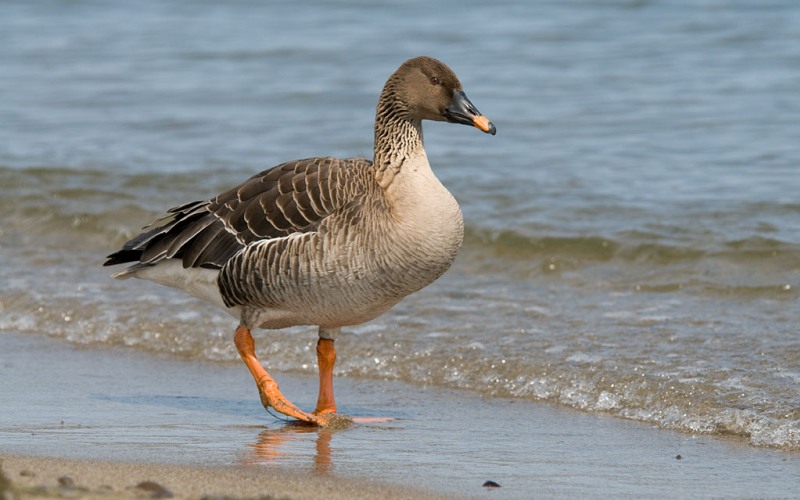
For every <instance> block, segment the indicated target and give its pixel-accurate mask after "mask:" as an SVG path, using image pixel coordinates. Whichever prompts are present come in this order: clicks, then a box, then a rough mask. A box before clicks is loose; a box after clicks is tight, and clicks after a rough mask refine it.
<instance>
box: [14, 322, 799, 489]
mask: <svg viewBox="0 0 800 500" xmlns="http://www.w3.org/2000/svg"><path fill="white" fill-rule="evenodd" d="M274 375H275V376H276V377H277V378H278V381H279V382H280V383H281V388H282V390H283V391H284V392H285V393H286V394H287V396H288V397H289V398H290V399H293V400H295V402H296V403H298V404H299V405H300V406H301V407H305V408H309V407H313V405H314V402H315V400H316V380H315V377H313V376H307V375H297V374H286V373H275V374H274ZM0 386H1V387H0V389H1V390H0V408H2V411H0V459H2V460H3V464H2V468H3V470H4V471H5V475H6V476H7V477H8V478H9V479H10V480H11V482H12V483H13V485H14V486H13V487H14V488H15V489H16V491H17V492H22V493H24V495H27V496H28V497H31V496H33V497H35V496H36V495H59V496H69V495H75V494H76V493H75V491H78V494H79V495H83V496H86V495H87V494H88V495H90V496H91V495H101V496H102V495H116V496H137V495H145V496H153V495H154V494H157V491H156V490H146V491H144V492H141V491H139V490H137V489H135V486H136V485H137V484H139V483H141V482H144V481H150V482H153V483H156V484H158V485H161V486H163V487H164V488H165V489H166V490H168V491H169V492H170V493H172V494H174V495H175V496H176V497H191V498H199V497H203V496H212V497H225V496H227V497H238V498H242V497H261V496H265V495H271V496H273V497H278V498H281V497H289V498H321V497H326V498H328V497H329V498H381V497H384V498H387V497H388V498H427V497H431V496H434V495H453V496H458V497H477V498H504V499H505V498H530V497H531V495H534V494H535V496H545V497H595V496H608V495H613V496H621V497H650V498H652V497H662V498H664V497H720V496H727V497H760V498H769V497H773V498H780V497H783V498H785V497H792V496H795V495H796V494H797V492H798V491H800V455H798V454H796V453H788V452H782V451H780V450H770V449H758V448H754V447H751V446H749V445H747V444H746V443H743V442H742V441H740V440H734V439H726V438H724V437H713V436H692V435H688V434H682V433H677V432H670V431H663V430H659V429H655V428H652V427H650V426H647V425H642V424H637V423H636V422H629V421H622V420H619V419H615V418H611V417H603V416H599V417H598V416H596V415H587V414H582V413H580V412H576V411H572V410H567V409H562V408H555V407H551V406H548V405H540V404H532V403H528V402H525V401H515V400H505V399H484V398H480V397H477V396H474V395H472V394H469V393H465V392H459V391H447V390H443V389H438V388H429V387H413V386H409V385H407V384H400V383H395V382H389V381H381V380H354V379H346V378H339V379H337V380H336V389H337V402H338V403H339V405H340V410H341V411H343V412H347V413H350V414H354V415H357V416H365V417H370V416H384V417H391V418H392V419H393V420H392V421H390V422H388V423H385V424H370V425H357V426H353V427H350V428H348V429H345V430H339V431H329V430H316V429H309V428H306V427H298V426H296V425H291V424H287V423H285V422H282V421H279V420H277V419H275V418H274V417H272V416H270V415H269V414H267V413H266V412H264V410H263V408H262V407H261V405H260V402H259V400H258V396H257V393H256V390H255V388H254V386H253V383H252V380H251V379H250V375H249V373H248V372H247V370H246V369H245V368H244V367H243V366H238V365H237V364H229V363H208V362H198V361H189V360H184V359H179V358H175V357H167V356H163V355H152V354H147V353H143V352H140V351H136V350H132V349H121V348H108V347H104V346H94V347H91V348H78V347H74V346H72V345H69V344H67V343H66V342H64V341H61V340H57V339H52V338H48V337H44V336H22V335H18V334H14V333H11V332H5V333H0ZM61 477H69V478H70V479H71V480H72V481H73V486H72V487H70V486H64V485H60V484H59V482H58V479H59V478H61ZM486 481H495V482H496V483H498V484H499V485H500V488H499V489H498V488H495V489H489V488H484V487H483V484H484V483H485V482H486ZM40 487H43V488H44V489H41V488H40ZM37 488H38V489H37ZM70 488H72V490H74V491H71V490H70ZM80 488H86V489H88V492H89V493H87V491H85V490H81V489H80Z"/></svg>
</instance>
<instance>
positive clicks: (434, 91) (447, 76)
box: [384, 57, 497, 135]
mask: <svg viewBox="0 0 800 500" xmlns="http://www.w3.org/2000/svg"><path fill="white" fill-rule="evenodd" d="M384 93H389V94H390V95H391V96H392V98H393V99H391V100H392V101H394V105H395V106H396V107H397V109H401V110H403V111H404V112H405V113H403V114H406V113H407V118H409V119H411V120H413V121H417V122H418V121H421V120H433V121H447V122H451V123H462V124H464V125H472V126H474V127H476V128H478V129H480V130H482V131H483V132H486V133H487V134H492V135H494V134H495V133H496V132H497V129H496V128H495V126H494V124H492V122H490V121H489V120H488V119H487V118H486V117H485V116H483V115H482V114H481V113H480V111H478V110H477V108H475V106H474V105H473V104H472V102H470V100H469V99H468V98H467V95H466V94H465V93H464V88H463V87H462V85H461V82H460V81H459V80H458V77H457V76H456V74H455V73H454V72H453V70H451V69H450V68H449V67H448V66H447V65H446V64H444V63H442V62H441V61H438V60H436V59H434V58H432V57H415V58H413V59H409V60H408V61H406V62H404V63H403V64H402V65H401V66H400V67H399V68H398V69H397V71H395V73H394V74H393V75H392V76H391V77H390V78H389V80H388V81H387V83H386V87H385V88H384Z"/></svg>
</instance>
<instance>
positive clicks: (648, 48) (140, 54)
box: [0, 0, 800, 450]
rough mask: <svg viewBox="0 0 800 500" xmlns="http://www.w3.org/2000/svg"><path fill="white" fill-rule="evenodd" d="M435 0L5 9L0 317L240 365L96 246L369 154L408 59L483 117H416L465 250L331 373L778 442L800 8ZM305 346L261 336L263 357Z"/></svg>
mask: <svg viewBox="0 0 800 500" xmlns="http://www.w3.org/2000/svg"><path fill="white" fill-rule="evenodd" d="M451 3H452V5H446V4H440V7H439V8H438V9H437V10H436V12H439V13H447V15H446V16H445V15H443V14H437V13H436V12H433V11H432V10H431V9H430V8H429V7H427V4H425V3H422V2H412V3H405V4H403V5H402V6H389V5H376V4H373V3H363V2H357V1H352V2H339V3H334V2H318V3H315V2H307V3H303V4H298V3H293V4H292V5H291V6H288V5H287V6H263V5H261V4H259V3H257V2H245V1H242V2H235V3H231V2H229V3H225V4H218V3H213V2H202V1H196V2H190V1H185V2H171V3H167V4H164V3H162V2H155V1H144V2H137V3H136V4H135V7H134V6H133V5H134V4H130V5H129V4H113V5H112V4H106V3H100V2H60V1H52V2H37V3H28V2H5V3H3V4H2V6H0V42H2V43H0V67H2V71H0V137H2V139H0V189H1V190H2V195H1V197H0V219H1V220H2V222H0V258H2V261H3V263H4V265H3V266H2V269H0V280H1V281H0V282H1V283H2V290H0V311H1V313H0V330H6V331H15V332H22V333H25V334H30V335H49V336H53V337H59V338H63V339H66V340H68V341H70V342H73V343H76V344H84V345H94V344H115V345H125V346H130V347H131V348H133V349H144V350H148V351H156V352H165V353H173V354H175V355H177V356H181V357H184V358H189V359H210V360H221V361H229V362H231V363H237V362H238V360H237V354H236V350H235V348H234V347H233V345H232V342H231V335H232V331H233V328H234V327H235V322H234V321H232V320H231V318H230V317H229V316H228V315H226V314H225V313H224V312H217V311H213V310H209V308H207V307H205V306H204V305H202V304H200V303H198V302H196V301H194V299H191V298H189V297H185V296H183V295H181V294H180V293H178V292H175V291H173V290H169V289H163V288H161V287H158V286H156V285H153V284H150V283H140V282H116V281H113V280H111V279H109V270H108V268H105V269H104V268H101V267H99V266H100V264H101V263H102V261H103V257H104V256H105V255H106V254H108V253H110V252H112V251H114V250H115V249H116V248H117V247H119V245H121V244H122V243H123V242H124V241H125V240H126V239H127V238H129V237H130V236H132V235H134V234H135V233H136V232H137V230H138V229H139V228H140V227H141V226H142V225H144V224H145V223H147V222H149V221H150V220H152V219H153V218H155V217H158V216H159V215H160V214H161V213H162V212H163V211H164V210H166V209H167V208H169V207H171V206H174V205H177V204H180V203H183V202H186V201H191V200H194V199H201V198H204V197H207V196H210V195H213V194H216V193H217V192H219V191H221V190H223V189H225V188H228V187H230V186H232V185H235V184H236V183H238V182H240V181H241V180H243V179H245V178H246V177H248V176H249V175H251V174H252V173H254V172H257V171H260V170H262V169H264V168H266V167H268V166H271V165H274V164H277V163H280V162H282V161H285V160H290V159H295V158H301V157H308V156H314V155H336V156H367V157H369V156H370V155H371V148H372V119H373V113H374V106H375V102H376V99H377V94H378V92H379V91H380V88H381V86H382V84H383V82H384V80H385V79H386V77H387V76H388V75H389V74H390V73H391V72H392V71H393V70H394V69H395V68H396V67H397V66H398V65H399V64H400V63H401V62H402V61H404V60H405V59H407V58H408V57H412V56H415V55H420V54H428V55H432V56H435V57H438V58H440V59H442V60H443V61H445V62H446V63H448V64H449V65H450V66H451V67H453V69H455V71H456V72H457V73H458V74H459V76H460V77H461V80H462V82H463V83H464V85H465V90H466V92H467V94H468V95H469V96H470V98H471V100H472V101H473V102H474V103H475V104H476V106H477V107H478V109H480V110H481V111H482V112H483V113H485V114H486V115H487V116H488V117H489V118H490V119H491V120H492V121H493V122H494V123H495V124H496V125H497V128H498V135H497V136H495V137H490V136H486V135H484V134H481V133H480V132H478V131H477V130H472V129H470V128H467V127H463V126H454V125H449V124H439V123H428V124H426V128H425V132H426V146H427V149H428V154H429V157H430V159H431V163H432V164H433V166H434V169H435V170H436V172H437V174H438V175H439V177H440V178H441V179H442V180H443V182H444V183H445V184H446V185H447V186H448V187H449V189H450V190H451V191H452V192H453V193H454V195H455V196H456V198H457V199H459V201H460V203H461V205H462V208H463V211H464V214H465V219H466V224H467V236H466V241H465V246H464V249H463V251H462V254H461V256H460V257H459V259H458V261H457V262H456V264H455V265H454V267H453V268H452V269H451V271H450V272H449V273H448V274H446V275H445V276H444V277H443V278H442V279H440V280H439V281H438V282H437V283H436V284H434V285H433V286H431V287H429V288H428V289H426V290H423V291H422V292H420V293H418V294H416V295H413V296H411V297H409V298H408V299H407V300H405V301H404V302H402V303H401V304H400V305H399V306H398V307H396V308H395V309H394V310H393V311H392V312H391V313H389V314H386V315H385V316H383V317H381V318H379V319H377V320H375V321H372V322H370V323H368V324H366V325H362V326H359V327H355V328H351V329H349V331H348V332H347V334H346V335H344V336H343V338H342V339H341V341H340V342H339V352H340V355H339V364H338V366H337V375H338V376H347V377H352V378H354V379H356V378H358V379H361V378H371V379H390V380H398V381H403V382H411V383H414V384H421V385H427V386H435V387H440V388H459V389H466V390H468V391H472V392H474V393H477V394H479V395H481V396H484V397H488V398H492V397H512V398H521V399H526V400H532V401H547V402H552V403H554V404H559V405H565V406H568V407H573V408H577V409H580V410H583V411H586V412H593V413H603V414H611V415H614V416H618V417H622V418H628V419H634V420H640V421H645V422H649V423H653V424H656V425H658V426H661V427H664V428H667V429H676V430H680V431H688V432H694V433H708V434H726V435H729V434H732V435H737V436H742V437H745V438H746V439H748V440H749V442H750V443H752V444H753V445H756V446H765V447H778V448H784V449H790V450H800V393H799V392H798V386H799V385H800V336H798V328H797V326H796V320H797V318H798V317H800V302H799V301H798V296H799V295H800V294H798V289H800V237H798V234H800V201H798V197H797V193H798V192H800V176H799V175H798V170H800V147H798V146H797V144H798V141H797V139H798V137H800V125H799V124H798V116H800V99H798V98H797V96H798V94H797V89H798V88H800V7H798V6H797V4H796V3H795V2H792V1H790V0H778V1H773V2H759V3H758V4H755V3H748V2H743V1H742V2H723V1H718V2H715V1H707V2H701V3H698V2H677V1H675V2H666V1H664V2H657V1H652V2H647V1H610V0H609V1H604V2H594V1H591V2H590V1H585V2H582V1H572V2H522V1H507V2H500V3H497V2H494V3H491V4H487V3H477V2H476V3H464V2H458V3H456V2H451ZM314 342H315V333H314V331H313V329H308V328H298V329H291V330H286V331H278V332H263V333H259V334H258V336H257V346H258V352H259V355H260V356H261V357H262V359H263V360H264V362H265V364H266V365H267V366H268V368H270V369H272V370H275V371H277V372H280V371H298V372H308V373H312V372H314V371H315V365H314V356H313V343H314Z"/></svg>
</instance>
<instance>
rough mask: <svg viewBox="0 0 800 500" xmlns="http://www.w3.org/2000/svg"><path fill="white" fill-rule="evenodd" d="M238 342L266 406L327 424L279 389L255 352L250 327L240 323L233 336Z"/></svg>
mask: <svg viewBox="0 0 800 500" xmlns="http://www.w3.org/2000/svg"><path fill="white" fill-rule="evenodd" d="M233 340H234V342H235V343H236V349H238V351H239V356H241V357H242V361H244V364H245V365H247V368H248V369H249V370H250V373H251V374H252V375H253V379H254V380H255V381H256V385H257V386H258V394H259V395H260V396H261V404H263V405H264V408H270V407H272V408H275V410H276V411H278V412H280V413H283V414H284V415H287V416H289V417H292V418H296V419H298V420H302V421H304V422H309V423H313V424H318V425H325V424H324V423H323V422H321V421H320V419H319V418H318V417H316V416H315V415H311V414H309V413H306V412H304V411H303V410H301V409H299V408H298V407H296V406H295V405H293V404H292V403H290V402H289V400H287V399H286V397H285V396H284V395H283V394H281V391H280V390H278V383H277V382H275V379H273V378H272V377H271V376H270V374H269V373H267V370H265V369H264V367H263V366H261V363H260V362H259V361H258V358H257V357H256V352H255V342H254V341H253V336H252V335H250V329H249V328H247V327H246V326H244V325H239V327H238V328H237V329H236V333H235V335H234V337H233Z"/></svg>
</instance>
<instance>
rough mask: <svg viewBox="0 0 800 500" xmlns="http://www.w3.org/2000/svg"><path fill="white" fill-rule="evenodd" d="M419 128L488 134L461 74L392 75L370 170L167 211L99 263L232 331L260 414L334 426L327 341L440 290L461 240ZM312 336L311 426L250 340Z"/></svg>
mask: <svg viewBox="0 0 800 500" xmlns="http://www.w3.org/2000/svg"><path fill="white" fill-rule="evenodd" d="M422 120H433V121H446V122H451V123H460V124H466V125H471V126H474V127H476V128H478V129H479V130H481V131H483V132H485V133H488V134H491V135H494V134H495V133H496V128H495V126H494V125H493V124H492V122H490V121H489V120H488V119H487V118H486V117H485V116H483V115H482V114H481V113H480V112H479V111H478V110H477V109H476V108H475V106H474V105H473V104H472V103H471V102H470V100H469V99H468V98H467V96H466V94H465V93H464V90H463V87H462V85H461V82H460V81H459V79H458V77H457V76H456V75H455V73H454V72H453V71H452V70H451V69H450V68H449V67H448V66H446V65H445V64H444V63H442V62H440V61H438V60H436V59H434V58H431V57H416V58H413V59H409V60H408V61H406V62H404V63H403V64H402V65H401V66H400V67H399V68H398V69H397V71H395V72H394V73H393V74H392V75H391V76H390V77H389V79H388V80H387V81H386V84H385V85H384V87H383V90H382V92H381V94H380V97H379V99H378V105H377V110H376V114H375V143H374V158H373V160H372V161H369V160H367V159H362V158H345V159H339V158H330V157H317V158H307V159H303V160H296V161H290V162H287V163H283V164H280V165H277V166H275V167H272V168H270V169H268V170H265V171H263V172H260V173H258V174H256V175H254V176H253V177H251V178H249V179H247V180H246V181H244V182H243V183H242V184H240V185H238V186H236V187H234V188H232V189H230V190H228V191H225V192H223V193H221V194H219V195H217V196H216V197H214V198H211V199H208V200H204V201H194V202H191V203H186V204H183V205H179V206H176V207H174V208H172V209H170V210H168V212H167V215H166V216H165V217H162V218H160V219H158V220H156V221H154V222H152V223H151V224H150V225H148V226H145V227H144V228H143V229H142V232H141V233H140V234H139V235H138V236H136V237H134V238H133V239H131V240H130V241H128V242H127V243H125V244H124V245H123V246H122V248H121V249H120V250H118V251H116V252H114V253H112V254H110V255H109V256H108V257H107V260H106V262H105V263H104V265H106V266H112V265H117V264H130V265H129V267H127V268H125V269H124V270H122V271H120V272H117V273H116V274H113V275H112V276H113V277H114V278H117V279H127V278H139V279H145V280H150V281H153V282H155V283H158V284H161V285H165V286H170V287H175V288H178V289H181V290H183V291H185V292H187V293H189V294H191V295H193V296H195V297H197V298H200V299H202V300H205V301H208V302H210V303H212V304H215V305H217V306H219V307H221V308H223V309H225V310H226V311H228V312H229V313H230V314H232V315H233V316H234V317H235V318H237V319H238V321H239V325H238V327H237V328H236V330H235V332H234V335H233V340H234V344H235V345H236V348H237V351H238V353H239V355H240V357H241V358H242V361H244V363H245V365H246V366H247V368H248V369H249V371H250V373H251V375H252V376H253V379H254V380H255V383H256V386H257V387H258V391H259V396H260V399H261V403H262V404H263V406H264V407H265V408H266V409H267V410H268V411H269V409H270V408H273V409H274V410H276V411H277V412H279V413H282V414H284V415H286V416H288V417H290V418H294V419H297V420H299V421H301V422H305V423H307V424H311V425H318V426H330V427H333V426H337V425H339V424H340V423H341V422H351V421H352V418H350V417H348V416H346V415H342V414H339V413H337V411H336V402H335V399H334V394H333V367H334V364H335V362H336V349H335V347H334V341H335V340H336V338H337V336H338V335H339V333H340V332H341V328H342V327H346V326H353V325H358V324H361V323H364V322H366V321H369V320H371V319H374V318H376V317H377V316H379V315H381V314H383V313H384V312H386V311H387V310H389V309H390V308H391V307H392V306H394V305H395V304H397V303H398V302H399V301H400V300H402V299H403V298H404V297H406V296H407V295H409V294H411V293H413V292H416V291H418V290H420V289H422V288H424V287H425V286H427V285H429V284H431V283H432V282H433V281H434V280H436V279H437V278H439V277H440V276H441V275H442V274H443V273H444V272H445V271H446V270H447V269H448V268H449V267H450V265H451V264H452V262H453V260H454V259H455V257H456V254H457V253H458V251H459V249H460V247H461V244H462V240H463V235H464V223H463V218H462V214H461V209H460V207H459V205H458V203H457V202H456V200H455V198H454V197H453V196H452V195H451V194H450V192H449V191H448V190H447V189H446V188H445V187H444V186H443V185H442V183H441V182H440V181H439V180H438V179H437V177H436V176H435V175H434V173H433V171H432V170H431V166H430V164H429V163H428V158H427V155H426V153H425V148H424V146H423V137H422V125H421V122H422ZM296 325H313V326H317V327H318V341H317V346H316V353H317V364H318V367H319V393H318V398H317V405H316V408H315V409H314V411H312V412H310V413H308V412H305V411H303V410H301V409H299V408H298V407H297V406H295V405H294V404H292V403H291V402H290V401H288V400H287V399H286V397H285V396H284V395H283V394H282V393H281V392H280V390H279V386H278V384H277V382H276V381H275V379H274V378H273V377H272V376H271V375H270V374H269V373H267V371H266V370H265V369H264V367H263V366H262V364H261V362H260V361H259V359H258V358H257V357H256V354H255V343H254V340H253V337H252V334H251V331H252V330H253V329H254V328H265V329H279V328H286V327H290V326H296Z"/></svg>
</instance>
